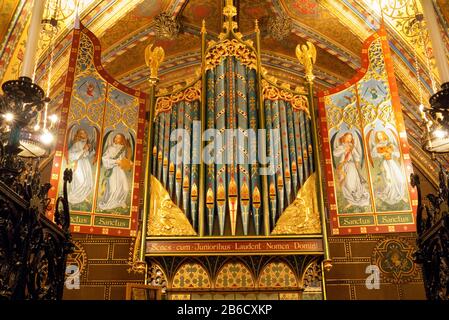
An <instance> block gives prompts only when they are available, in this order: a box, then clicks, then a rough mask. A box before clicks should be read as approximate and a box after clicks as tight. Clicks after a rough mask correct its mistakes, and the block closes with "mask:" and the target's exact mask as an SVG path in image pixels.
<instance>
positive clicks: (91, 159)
mask: <svg viewBox="0 0 449 320" xmlns="http://www.w3.org/2000/svg"><path fill="white" fill-rule="evenodd" d="M69 132H70V134H69V141H68V148H67V150H66V155H65V159H66V161H67V166H68V167H69V168H71V169H72V171H73V178H72V182H71V183H70V184H69V185H68V202H69V204H70V206H71V209H72V210H81V211H90V210H91V209H90V208H91V201H92V200H91V199H90V196H91V194H92V191H93V187H94V173H93V169H92V165H94V164H95V162H96V159H97V156H96V153H97V151H98V145H97V143H98V141H99V139H98V133H99V132H98V129H97V128H96V127H89V126H84V125H80V126H78V125H74V126H72V128H70V129H69Z"/></svg>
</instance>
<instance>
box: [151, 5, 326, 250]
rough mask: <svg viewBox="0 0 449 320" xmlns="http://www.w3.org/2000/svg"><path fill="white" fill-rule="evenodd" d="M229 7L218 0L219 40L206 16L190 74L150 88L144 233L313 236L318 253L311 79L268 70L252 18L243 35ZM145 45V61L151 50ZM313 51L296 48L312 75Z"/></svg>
mask: <svg viewBox="0 0 449 320" xmlns="http://www.w3.org/2000/svg"><path fill="white" fill-rule="evenodd" d="M233 10H235V7H233V6H232V5H231V6H229V5H228V6H227V7H225V9H224V14H225V17H226V21H225V22H224V32H223V33H221V34H220V35H219V36H218V40H210V41H208V42H207V44H206V29H205V25H204V23H203V28H202V31H201V34H202V50H201V54H202V65H201V72H198V74H197V78H196V79H194V80H191V81H189V82H188V83H187V84H185V85H181V84H180V85H175V86H173V88H171V90H167V89H163V90H158V92H157V93H156V94H154V95H153V97H152V99H153V108H154V113H153V114H154V118H153V119H152V123H151V125H152V127H151V134H150V141H149V142H148V145H149V147H148V148H149V149H150V150H151V152H150V159H149V161H148V163H147V165H148V169H147V170H149V171H150V172H149V174H148V176H149V177H148V181H147V192H148V203H147V206H146V208H147V217H146V219H147V225H146V234H147V236H148V237H149V241H150V242H151V241H152V240H151V239H161V238H162V239H163V238H164V237H165V238H166V237H173V236H176V237H183V238H185V237H187V238H197V237H206V238H211V237H213V238H216V237H218V238H220V237H225V238H234V239H235V238H239V237H243V238H254V237H255V238H260V237H268V238H270V237H271V238H282V237H290V238H291V237H295V236H298V237H299V238H301V237H307V236H311V238H314V239H316V240H317V241H316V242H313V243H314V244H315V246H314V247H313V248H312V250H311V251H313V252H323V245H322V240H321V235H322V230H323V229H322V228H323V224H322V223H321V215H320V210H319V201H318V197H319V192H317V190H318V189H317V188H318V187H319V184H318V182H319V181H320V179H319V177H317V176H316V163H317V159H316V150H315V149H314V135H315V130H314V126H313V120H312V115H311V110H313V109H312V104H313V99H312V90H311V80H312V78H311V79H309V80H310V88H309V90H306V89H304V88H303V87H300V86H298V87H297V88H293V89H292V88H290V85H287V84H280V83H279V81H278V80H277V79H276V78H275V77H273V76H270V75H269V74H268V72H267V70H266V69H265V68H264V67H263V66H262V65H261V58H260V32H259V30H258V26H257V22H256V29H255V33H254V34H253V35H250V36H247V37H243V36H242V34H241V33H239V32H237V23H236V22H235V21H234V20H233V17H234V16H235V14H236V12H235V11H233ZM254 36H255V39H256V41H255V42H256V44H255V45H254V43H253V41H251V40H249V38H251V37H254ZM149 50H150V51H149V52H148V57H149V59H148V61H147V62H148V65H149V67H150V68H152V66H151V63H152V61H153V62H154V61H157V58H156V57H154V59H152V58H151V56H152V55H154V56H156V55H157V53H156V51H155V50H156V49H154V50H153V51H151V50H152V47H150V49H149ZM315 55H316V52H315V50H314V47H313V45H311V44H310V43H309V44H308V46H305V45H304V46H303V47H299V48H298V49H297V56H298V58H299V59H300V62H302V63H305V65H306V69H307V72H308V75H309V76H312V74H311V72H312V70H311V68H312V66H313V63H314V61H315ZM154 68H156V69H157V64H156V65H153V68H152V74H154V75H155V78H154V80H153V82H152V87H153V89H152V90H154V87H155V86H156V81H155V79H156V77H157V71H156V72H154V70H153V69H154ZM153 92H155V90H154V91H153ZM321 211H322V210H321ZM148 248H153V249H154V246H151V245H150V246H149V247H148V246H147V252H148V253H149V254H151V252H150V251H152V250H149V249H148ZM291 251H292V252H293V251H295V250H293V248H292V250H291Z"/></svg>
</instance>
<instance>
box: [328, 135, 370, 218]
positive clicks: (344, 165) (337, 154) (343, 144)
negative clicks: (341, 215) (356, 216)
mask: <svg viewBox="0 0 449 320" xmlns="http://www.w3.org/2000/svg"><path fill="white" fill-rule="evenodd" d="M354 135H355V136H356V137H354ZM332 145H333V151H332V154H333V157H334V166H335V169H336V176H337V183H338V187H339V188H338V189H339V190H340V192H341V194H342V196H343V199H342V200H344V201H341V200H340V202H344V206H343V207H342V209H341V210H342V211H344V212H346V213H347V212H354V209H356V207H357V208H358V209H359V210H360V207H361V208H362V211H364V209H365V207H368V206H370V194H369V191H368V188H367V182H366V180H365V178H364V177H363V174H362V169H363V159H364V155H363V149H362V142H361V137H360V135H359V134H358V133H354V132H351V131H347V132H344V133H341V134H338V133H337V134H335V135H334V136H333V138H332ZM351 209H352V210H351Z"/></svg>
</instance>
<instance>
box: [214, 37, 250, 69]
mask: <svg viewBox="0 0 449 320" xmlns="http://www.w3.org/2000/svg"><path fill="white" fill-rule="evenodd" d="M229 56H234V57H236V58H237V59H239V60H240V62H241V63H242V64H243V65H245V66H247V67H248V68H250V69H256V68H257V55H256V53H255V52H254V51H253V50H252V49H251V48H250V47H248V46H247V45H245V44H244V43H241V42H239V41H238V40H236V39H232V40H229V39H226V40H224V41H222V42H220V43H218V44H216V45H214V46H212V47H211V49H209V50H208V52H207V53H206V70H209V69H213V68H214V67H215V66H217V65H218V64H219V63H220V62H221V60H222V59H223V58H224V57H229Z"/></svg>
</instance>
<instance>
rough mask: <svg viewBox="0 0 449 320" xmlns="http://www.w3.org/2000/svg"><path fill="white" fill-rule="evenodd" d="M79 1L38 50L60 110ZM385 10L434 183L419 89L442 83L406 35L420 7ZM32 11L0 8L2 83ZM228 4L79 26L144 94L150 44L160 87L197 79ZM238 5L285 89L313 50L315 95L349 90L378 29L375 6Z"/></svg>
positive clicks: (108, 8) (168, 3)
mask: <svg viewBox="0 0 449 320" xmlns="http://www.w3.org/2000/svg"><path fill="white" fill-rule="evenodd" d="M75 2H76V1H74V0H67V1H62V3H65V6H64V15H66V16H67V17H66V19H65V20H64V21H62V22H61V23H60V27H59V31H58V34H57V36H55V37H54V38H53V40H52V41H48V40H47V41H42V43H41V51H40V53H39V56H40V57H39V64H38V67H37V70H36V81H37V82H38V83H40V84H41V85H42V86H43V88H44V89H46V91H50V95H51V96H52V97H53V101H54V106H55V107H57V106H58V105H59V102H60V99H61V97H62V88H63V84H64V78H65V77H64V74H65V72H66V70H67V61H68V55H69V50H70V40H71V26H72V25H73V19H74V8H75V7H74V4H73V3H75ZM381 2H382V6H383V8H384V9H383V12H384V18H385V23H386V26H387V30H388V33H389V41H390V43H391V48H392V52H393V61H394V64H395V70H396V74H397V79H398V83H399V88H400V95H401V101H402V103H403V106H404V114H405V119H406V125H407V128H408V131H409V137H410V140H411V144H412V146H414V148H413V150H415V151H414V152H412V156H413V157H415V160H416V161H415V162H417V163H419V164H420V165H421V166H422V167H423V170H424V169H425V170H427V171H429V175H432V176H435V172H431V171H432V169H431V168H429V166H428V165H426V163H427V164H428V163H429V161H430V159H429V158H428V157H426V155H425V154H424V153H422V152H421V151H420V150H419V146H420V144H419V136H420V134H421V130H420V128H419V126H418V125H417V123H418V122H419V117H418V112H417V108H416V105H417V96H418V94H417V92H418V88H419V87H418V86H420V87H421V88H423V93H424V96H425V99H426V100H427V99H428V97H429V96H430V94H431V88H432V86H431V80H430V78H431V76H432V77H435V78H436V79H438V75H437V74H436V73H435V70H434V69H433V66H432V61H431V60H430V69H432V72H429V71H428V70H429V68H428V63H427V60H426V55H429V54H431V50H427V49H426V48H430V45H429V44H428V43H427V42H426V41H427V40H426V37H427V35H426V34H425V33H424V45H423V43H422V42H421V41H420V40H419V35H418V34H417V33H416V28H409V26H410V25H413V23H412V24H410V22H413V18H414V15H415V14H416V11H419V10H420V6H419V5H416V3H415V0H381ZM31 3H32V1H31V0H0V41H1V42H0V79H2V82H3V81H6V80H9V79H12V78H16V77H17V76H18V72H19V70H20V63H21V57H22V55H23V48H24V43H25V40H26V32H25V30H26V25H27V22H28V20H29V17H30V11H31ZM223 3H224V0H126V1H125V0H80V6H81V10H80V12H81V14H80V17H81V22H82V23H83V24H84V25H86V26H87V27H88V28H89V29H91V31H93V32H94V33H95V34H96V35H97V36H98V37H99V39H100V42H101V45H102V52H103V65H104V67H105V69H106V70H107V71H108V72H109V73H110V74H111V75H112V76H114V77H115V78H116V79H118V80H119V81H121V82H123V83H124V84H126V85H128V86H130V87H133V88H140V89H142V90H146V89H147V81H146V80H147V78H148V75H149V71H148V69H147V67H146V66H145V61H144V54H143V52H144V49H145V47H146V46H147V45H148V44H149V43H152V42H154V43H155V44H156V45H159V46H162V47H163V48H164V49H165V52H166V58H165V61H164V63H163V64H162V66H161V70H160V77H161V86H169V85H172V84H174V83H176V82H178V81H180V80H182V79H185V78H186V77H189V76H191V75H192V74H194V72H195V69H196V68H198V66H199V64H200V55H199V52H200V38H199V31H200V28H201V23H202V20H203V19H204V20H205V22H206V28H207V32H208V37H209V39H214V38H215V37H216V36H217V35H218V34H219V33H220V31H221V28H222V8H223ZM234 3H235V4H236V6H237V7H238V23H239V31H240V32H242V33H243V34H244V35H248V36H249V37H251V35H250V34H251V33H252V32H253V30H254V21H255V19H258V20H259V21H260V26H261V29H262V31H263V33H262V36H263V39H262V63H263V65H264V66H265V67H266V68H267V69H268V70H269V72H270V73H271V74H273V75H275V76H277V77H278V78H280V79H281V80H282V81H285V82H288V83H291V84H301V83H302V67H301V66H300V65H299V64H298V62H297V60H296V58H295V55H294V49H295V47H296V45H297V44H299V43H304V42H305V41H311V42H313V43H314V44H315V45H316V47H317V50H318V54H317V65H316V84H315V85H316V87H317V89H323V88H328V87H332V86H335V85H337V84H340V83H343V82H345V81H347V80H348V79H350V78H351V77H352V76H353V75H354V74H355V72H356V69H357V68H358V67H359V64H360V58H359V56H360V53H361V47H362V42H363V40H364V39H365V38H367V37H368V35H369V34H371V33H372V32H374V31H375V30H376V29H377V28H379V26H380V21H381V19H380V9H379V6H378V3H379V0H358V1H356V0H344V1H340V0H273V1H269V0H260V1H254V0H234ZM435 4H436V9H437V12H438V15H439V18H440V22H441V26H442V31H443V33H444V34H445V36H446V39H447V38H448V35H449V33H448V30H447V26H448V25H449V1H447V0H436V2H435ZM161 12H165V13H168V14H169V15H170V16H172V17H176V19H177V21H178V22H179V23H180V25H181V30H180V33H179V34H178V36H176V37H175V38H174V39H170V40H169V39H161V38H159V37H157V36H156V34H155V31H156V23H155V17H156V16H157V15H158V14H160V13H161ZM275 16H277V17H286V18H290V19H291V20H290V21H291V26H290V29H291V31H290V32H289V33H288V34H287V35H286V37H285V38H284V39H282V40H276V39H275V38H274V37H273V32H272V30H270V29H269V28H267V22H268V20H269V19H270V17H275ZM415 26H416V25H415ZM447 44H449V41H448V42H447ZM448 47H449V45H448ZM51 48H53V50H50V49H51ZM51 51H52V52H53V53H52V54H50V52H51ZM415 58H416V59H417V61H418V65H419V66H420V71H421V78H422V79H421V81H420V82H418V81H417V78H416V70H415V66H416V62H415ZM50 60H52V63H51V67H50V63H49V61H50ZM48 77H50V79H48ZM48 89H49V90H48ZM425 167H428V168H427V169H426V168H425Z"/></svg>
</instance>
